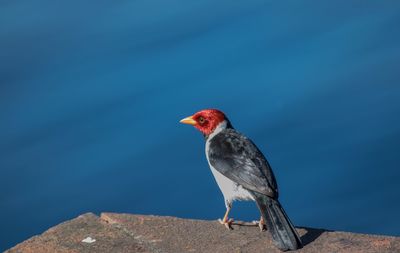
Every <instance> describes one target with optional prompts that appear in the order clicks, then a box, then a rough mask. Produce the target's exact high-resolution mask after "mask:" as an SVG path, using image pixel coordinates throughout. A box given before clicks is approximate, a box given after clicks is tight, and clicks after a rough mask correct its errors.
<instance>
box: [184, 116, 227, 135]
mask: <svg viewBox="0 0 400 253" xmlns="http://www.w3.org/2000/svg"><path fill="white" fill-rule="evenodd" d="M224 121H226V123H227V125H229V121H228V119H227V118H226V117H225V114H224V113H223V112H221V111H219V110H216V109H206V110H202V111H199V112H196V113H195V114H193V115H192V116H190V117H187V118H184V119H183V120H181V121H180V122H181V123H183V124H189V125H193V126H194V127H195V128H197V129H198V130H199V131H200V132H202V133H203V134H204V135H205V136H208V135H210V134H211V133H212V132H214V130H215V129H216V128H217V126H218V125H219V124H220V123H221V122H224Z"/></svg>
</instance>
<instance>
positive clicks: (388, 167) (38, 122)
mask: <svg viewBox="0 0 400 253" xmlns="http://www.w3.org/2000/svg"><path fill="white" fill-rule="evenodd" d="M399 25H400V2H399V1H334V2H332V1H288V2H286V3H284V2H277V1H174V0H173V1H161V0H159V1H150V0H146V1H144V0H143V1H50V0H49V1H28V0H26V1H22V0H21V1H8V0H3V1H1V2H0V59H1V61H0V94H1V99H0V173H1V174H0V187H1V189H0V224H1V226H0V234H1V236H0V250H4V249H6V248H9V247H11V246H13V245H15V244H16V243H18V242H21V241H22V240H24V239H27V238H29V237H30V236H33V235H35V234H38V233H41V232H43V231H44V230H46V229H47V228H49V227H51V226H53V225H56V224H58V223H60V222H61V221H65V220H67V219H71V218H74V217H76V216H77V215H79V214H82V213H85V212H95V213H100V212H103V211H107V212H127V213H143V214H156V215H173V216H179V217H186V218H196V219H217V218H219V217H221V216H222V215H223V213H224V211H225V207H224V203H223V199H222V195H221V194H220V192H219V189H218V187H217V185H216V184H215V182H214V179H213V177H212V175H211V173H210V171H209V168H208V165H207V162H206V158H205V155H204V140H203V138H202V136H201V134H200V133H198V132H197V131H196V130H195V129H193V128H192V127H189V126H186V125H180V124H179V123H178V121H179V120H180V119H181V118H183V117H185V116H188V115H191V114H192V113H194V112H196V111H198V110H200V109H203V108H209V107H215V108H219V109H221V110H223V111H225V112H226V113H227V114H228V115H229V116H230V119H231V121H232V123H233V125H234V126H235V127H236V128H237V129H238V130H239V131H241V132H243V133H245V134H246V135H248V136H249V137H250V138H252V139H253V140H254V141H255V142H256V144H257V145H258V146H259V147H260V148H261V150H263V152H264V153H265V154H266V156H267V158H268V159H269V161H270V163H271V165H272V167H273V168H274V171H275V174H276V176H277V179H278V183H279V186H280V192H281V202H282V203H283V205H284V206H285V208H286V211H287V212H288V213H289V215H290V217H291V219H292V220H293V221H294V222H295V224H296V225H299V226H309V227H322V228H326V229H335V230H345V231H355V232H363V233H378V234H387V235H400V232H399V231H400V230H399V227H400V219H398V217H399V213H400V201H399V197H400V186H399V177H400V169H399V162H400V156H399V144H400V117H399V114H400V106H399V105H400V100H399V99H400V85H399V81H400V71H399V70H400V69H399V65H400V64H399V63H400V60H399V59H400V32H399ZM232 216H233V217H235V218H238V219H246V220H254V219H257V218H258V211H257V210H256V208H255V205H254V204H253V203H236V204H235V205H234V209H233V212H232Z"/></svg>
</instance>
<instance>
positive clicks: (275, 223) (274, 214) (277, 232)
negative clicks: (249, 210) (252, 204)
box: [254, 192, 303, 251]
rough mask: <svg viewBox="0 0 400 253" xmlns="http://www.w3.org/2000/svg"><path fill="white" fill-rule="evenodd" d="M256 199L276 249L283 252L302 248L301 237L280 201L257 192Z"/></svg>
mask: <svg viewBox="0 0 400 253" xmlns="http://www.w3.org/2000/svg"><path fill="white" fill-rule="evenodd" d="M254 197H255V200H256V203H257V205H258V207H259V209H260V212H261V215H262V217H263V218H264V222H265V224H266V226H267V229H268V231H269V232H270V233H271V235H272V239H273V242H274V244H275V245H276V247H278V248H279V249H280V250H282V251H287V250H296V249H300V248H302V247H303V246H302V243H301V240H300V237H299V235H298V234H297V231H296V229H295V227H294V226H293V224H292V223H291V222H290V220H289V217H288V216H287V215H286V213H285V210H283V207H282V206H281V204H280V203H279V201H278V200H275V199H272V198H270V197H268V196H266V195H263V194H260V193H256V192H255V193H254Z"/></svg>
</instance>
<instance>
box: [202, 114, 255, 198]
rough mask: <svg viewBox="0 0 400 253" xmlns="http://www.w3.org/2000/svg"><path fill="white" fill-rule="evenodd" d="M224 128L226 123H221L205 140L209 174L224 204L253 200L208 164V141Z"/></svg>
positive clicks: (245, 191) (242, 189)
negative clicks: (210, 173)
mask: <svg viewBox="0 0 400 253" xmlns="http://www.w3.org/2000/svg"><path fill="white" fill-rule="evenodd" d="M225 128H226V122H225V121H224V122H221V123H220V124H219V125H218V126H217V128H216V129H215V130H214V132H213V133H212V134H210V136H209V137H208V139H207V142H206V156H207V161H208V165H209V166H210V169H211V172H212V173H213V175H214V178H215V181H217V184H218V186H219V188H220V190H221V192H222V194H223V195H224V199H225V202H229V203H230V202H232V201H233V200H254V198H253V196H252V195H251V194H250V193H249V191H247V190H246V189H244V188H243V187H242V186H241V185H238V184H237V183H235V182H233V181H232V180H230V179H229V178H227V177H226V176H224V175H222V174H221V173H220V172H219V171H217V170H216V169H215V168H214V167H213V166H212V165H211V163H210V160H209V159H208V149H209V145H210V140H211V139H212V138H213V137H214V136H215V135H216V134H218V133H219V132H220V131H222V130H223V129H225Z"/></svg>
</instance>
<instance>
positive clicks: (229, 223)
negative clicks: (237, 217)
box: [218, 219, 233, 230]
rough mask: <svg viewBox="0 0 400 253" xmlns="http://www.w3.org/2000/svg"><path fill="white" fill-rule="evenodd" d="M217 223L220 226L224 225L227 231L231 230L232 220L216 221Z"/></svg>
mask: <svg viewBox="0 0 400 253" xmlns="http://www.w3.org/2000/svg"><path fill="white" fill-rule="evenodd" d="M218 221H219V223H221V224H222V225H225V227H226V228H227V229H229V230H233V227H232V223H233V219H228V220H227V221H223V220H221V219H218Z"/></svg>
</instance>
